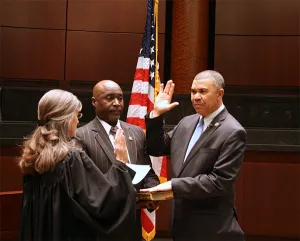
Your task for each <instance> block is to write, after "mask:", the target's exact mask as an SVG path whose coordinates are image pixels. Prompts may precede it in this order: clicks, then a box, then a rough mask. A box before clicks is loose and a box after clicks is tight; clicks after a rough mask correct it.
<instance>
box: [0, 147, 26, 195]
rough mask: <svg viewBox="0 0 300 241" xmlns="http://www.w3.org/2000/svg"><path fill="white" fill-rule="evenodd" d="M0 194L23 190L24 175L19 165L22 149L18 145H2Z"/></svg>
mask: <svg viewBox="0 0 300 241" xmlns="http://www.w3.org/2000/svg"><path fill="white" fill-rule="evenodd" d="M0 148H1V156H0V157H1V159H0V193H1V192H9V191H20V190H22V173H21V171H20V169H19V167H18V164H17V157H18V156H20V151H21V148H20V147H19V146H17V145H1V146H0Z"/></svg>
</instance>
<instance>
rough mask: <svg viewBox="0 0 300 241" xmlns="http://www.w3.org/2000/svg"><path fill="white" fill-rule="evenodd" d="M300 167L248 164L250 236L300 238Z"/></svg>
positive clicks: (246, 197)
mask: <svg viewBox="0 0 300 241" xmlns="http://www.w3.org/2000/svg"><path fill="white" fill-rule="evenodd" d="M299 177H300V165H299V164H279V163H272V164H269V163H245V165H244V177H243V178H244V189H245V191H244V192H243V200H244V202H243V209H244V215H245V219H244V228H245V231H246V233H248V234H254V235H266V236H278V237H291V238H296V237H298V238H300V233H299V227H300V207H299V206H300V179H299Z"/></svg>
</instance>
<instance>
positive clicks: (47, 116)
mask: <svg viewBox="0 0 300 241" xmlns="http://www.w3.org/2000/svg"><path fill="white" fill-rule="evenodd" d="M81 108H82V104H81V102H80V101H79V100H78V98H77V97H76V96H75V95H73V94H72V93H70V92H68V91H64V90H59V89H54V90H50V91H48V92H46V93H45V94H44V95H43V97H42V98H41V99H40V101H39V103H38V122H39V126H38V127H37V128H36V129H35V130H34V131H33V133H32V134H31V135H30V136H29V137H27V138H25V141H24V143H23V150H22V155H21V157H20V160H19V166H20V168H21V169H22V170H23V172H24V173H26V174H34V173H39V174H41V173H44V172H46V171H51V170H53V169H54V167H55V165H56V163H58V162H59V161H61V160H63V159H64V158H65V157H66V155H67V154H68V152H69V149H70V147H72V146H75V142H74V141H72V139H71V138H70V137H69V136H68V129H69V125H70V122H71V121H72V118H73V116H74V113H75V112H76V111H78V112H79V111H81Z"/></svg>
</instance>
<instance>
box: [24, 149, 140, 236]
mask: <svg viewBox="0 0 300 241" xmlns="http://www.w3.org/2000/svg"><path fill="white" fill-rule="evenodd" d="M133 176H134V172H133V171H131V170H129V169H128V168H127V167H126V165H124V164H123V163H121V162H118V161H116V163H115V164H114V165H113V166H112V167H111V169H110V170H109V172H108V173H106V174H105V175H104V174H103V173H102V172H101V171H100V170H99V169H98V168H97V167H96V166H95V164H94V162H93V161H92V160H91V159H90V158H89V157H88V156H87V155H86V154H85V152H83V151H80V150H78V149H75V148H74V149H72V150H71V151H70V152H69V153H68V155H67V157H66V158H65V159H64V160H63V161H61V162H59V163H58V164H57V165H56V167H55V170H54V171H53V172H47V173H44V174H42V175H36V176H32V175H25V176H24V187H23V202H22V217H21V231H20V240H30V241H31V240H34V241H36V240H39V241H50V240H51V241H65V240H66V241H67V240H68V241H71V240H72V241H73V240H78V241H85V240H87V241H88V240H90V241H94V240H99V241H100V240H101V241H103V240H105V241H107V240H110V241H111V240H121V239H120V236H122V237H124V239H123V238H122V240H130V239H131V238H130V237H131V236H132V235H134V234H131V233H130V232H128V230H126V227H128V225H131V224H134V223H135V202H136V201H135V197H136V191H135V189H134V187H133V185H132V177H133ZM117 237H119V238H117Z"/></svg>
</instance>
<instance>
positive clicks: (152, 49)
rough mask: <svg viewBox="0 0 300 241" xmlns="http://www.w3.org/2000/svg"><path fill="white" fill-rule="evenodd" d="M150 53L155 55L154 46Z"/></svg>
mask: <svg viewBox="0 0 300 241" xmlns="http://www.w3.org/2000/svg"><path fill="white" fill-rule="evenodd" d="M150 53H151V54H152V53H154V46H153V47H151V49H150Z"/></svg>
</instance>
